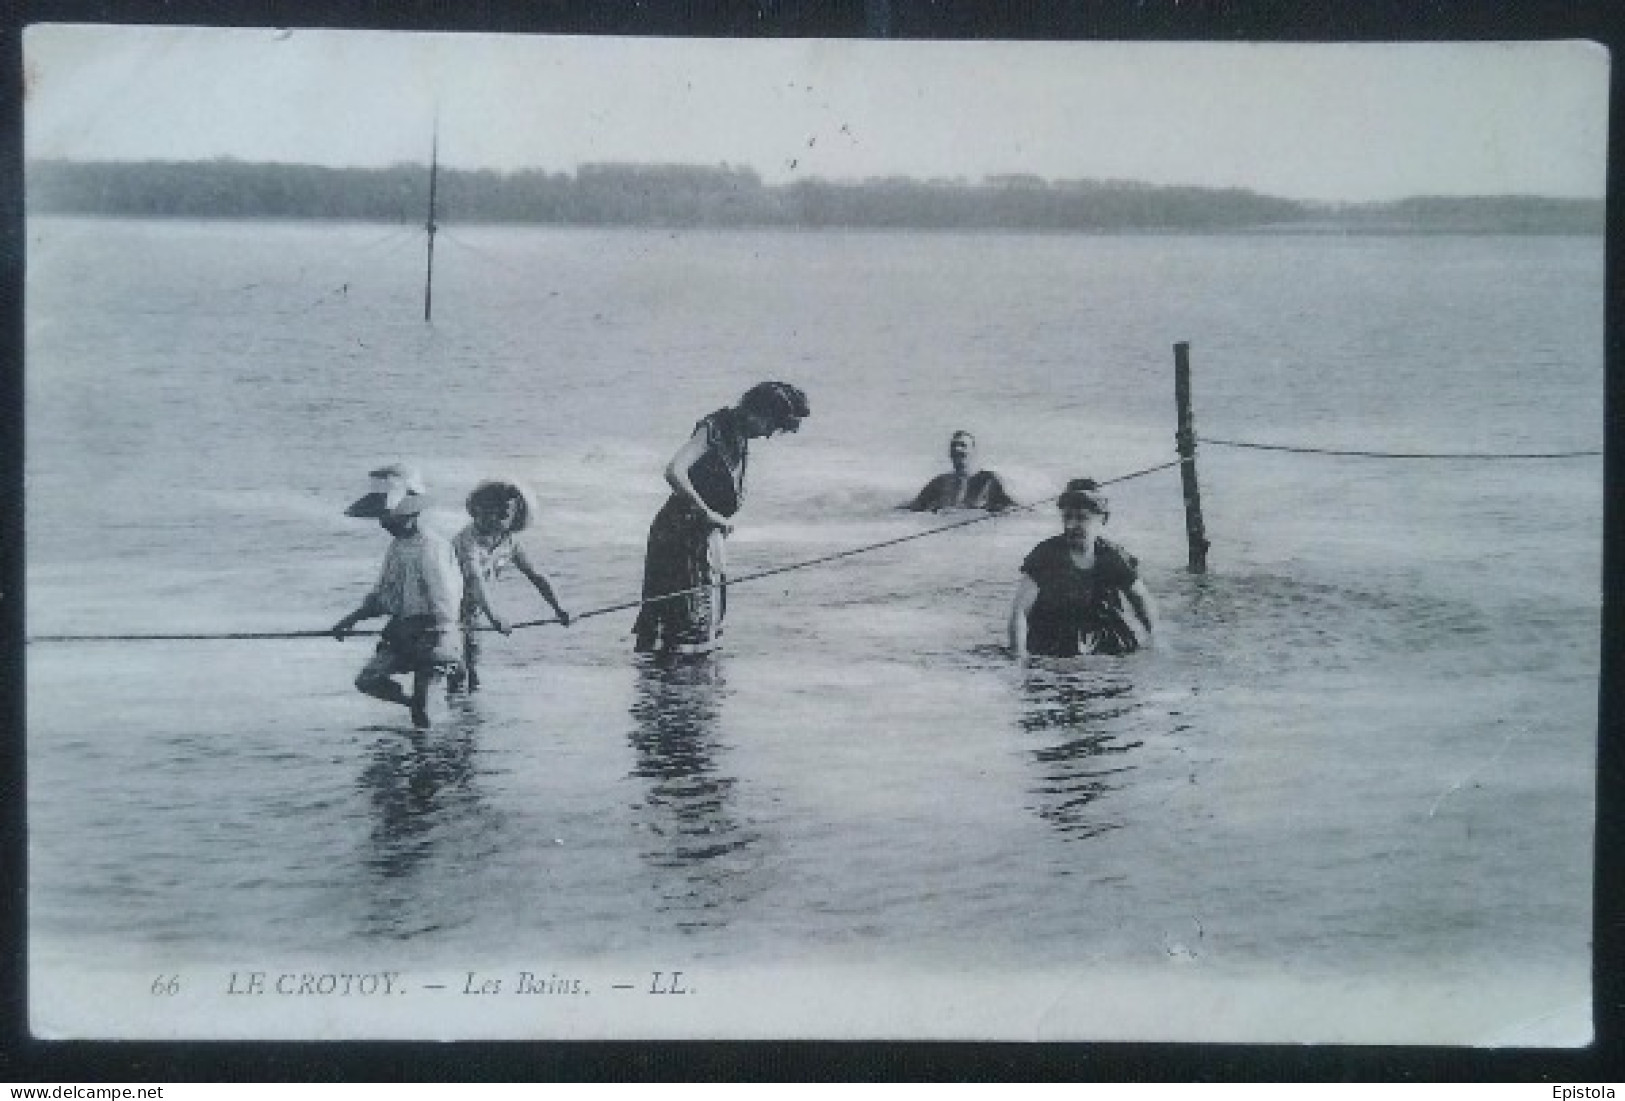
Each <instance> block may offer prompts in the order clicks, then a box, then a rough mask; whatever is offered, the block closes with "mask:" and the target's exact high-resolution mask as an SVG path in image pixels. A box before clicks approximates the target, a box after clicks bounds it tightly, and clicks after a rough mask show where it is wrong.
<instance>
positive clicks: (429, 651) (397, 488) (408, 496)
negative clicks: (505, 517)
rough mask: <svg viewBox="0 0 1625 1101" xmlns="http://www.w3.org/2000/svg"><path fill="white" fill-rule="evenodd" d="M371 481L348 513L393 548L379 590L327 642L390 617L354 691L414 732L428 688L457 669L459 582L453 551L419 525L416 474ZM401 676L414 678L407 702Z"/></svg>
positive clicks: (394, 470) (395, 473) (399, 472)
mask: <svg viewBox="0 0 1625 1101" xmlns="http://www.w3.org/2000/svg"><path fill="white" fill-rule="evenodd" d="M372 477H373V490H372V492H370V493H368V494H367V495H366V496H364V497H362V498H361V499H360V500H358V501H356V502H355V503H354V504H352V505H351V506H350V507H349V508H348V509H347V510H345V511H346V514H347V515H350V516H361V517H373V516H375V517H377V518H378V524H379V526H380V527H382V528H383V529H384V530H385V531H387V532H389V533H390V535H392V536H394V541H393V542H392V543H390V545H389V550H388V552H386V553H385V555H384V565H383V569H382V570H381V571H380V572H379V575H378V583H377V584H376V585H374V586H373V588H372V591H371V592H369V593H368V594H367V595H366V598H365V599H363V600H362V602H361V606H360V607H358V608H357V609H356V610H355V611H353V612H351V613H350V614H349V615H347V616H345V617H344V618H343V619H341V620H339V621H338V622H337V623H335V624H334V625H333V637H334V638H340V639H342V638H343V637H344V636H345V635H346V634H347V633H348V632H349V631H350V629H351V628H353V627H354V626H355V625H356V624H357V623H359V622H360V621H361V620H363V619H371V618H373V617H375V616H381V615H387V616H389V617H390V619H389V622H388V623H387V624H385V626H384V629H383V632H382V637H381V638H380V639H379V640H378V648H377V650H376V651H374V653H373V655H372V657H371V658H370V659H369V660H368V661H367V664H366V665H365V666H364V667H363V668H362V670H361V673H360V675H358V676H357V677H356V679H355V686H356V689H357V690H358V691H360V692H363V693H365V694H366V695H368V696H372V697H373V698H375V699H380V700H384V701H386V702H388V703H398V704H401V705H403V706H405V707H406V708H408V709H409V710H410V711H411V713H412V725H413V726H416V727H420V728H421V727H426V726H428V725H429V713H428V706H427V705H428V698H429V691H430V688H431V687H432V685H433V684H434V682H435V681H437V680H438V679H440V678H442V677H444V676H446V675H448V674H450V673H454V672H455V671H456V670H457V667H458V665H459V657H458V653H457V645H456V638H457V614H458V609H459V606H460V605H461V603H462V599H463V575H462V571H461V569H460V568H459V567H458V564H457V555H456V552H455V551H453V550H452V547H451V544H450V543H449V542H448V541H447V540H446V539H445V538H443V537H442V536H440V535H437V534H435V533H434V532H431V531H426V530H424V529H423V528H422V527H420V525H419V523H418V516H419V515H420V514H421V513H422V512H423V509H424V508H425V506H426V505H427V503H428V498H427V497H426V496H424V495H423V493H422V492H421V490H422V482H421V481H420V480H418V479H417V478H416V475H415V474H414V473H413V472H411V471H410V470H406V469H405V468H400V467H385V468H383V471H374V472H373V474H372ZM381 483H382V484H381ZM399 673H411V674H412V691H411V693H410V695H409V694H407V693H406V692H405V691H403V690H402V688H401V686H400V685H399V684H398V683H396V681H395V679H394V678H395V675H396V674H399Z"/></svg>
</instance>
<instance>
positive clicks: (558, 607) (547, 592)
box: [513, 544, 570, 627]
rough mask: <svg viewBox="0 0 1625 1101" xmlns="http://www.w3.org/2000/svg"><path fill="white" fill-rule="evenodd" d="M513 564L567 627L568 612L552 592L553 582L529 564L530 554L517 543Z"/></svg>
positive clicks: (568, 622)
mask: <svg viewBox="0 0 1625 1101" xmlns="http://www.w3.org/2000/svg"><path fill="white" fill-rule="evenodd" d="M513 564H514V568H515V569H517V570H518V571H519V572H520V573H522V574H524V575H525V577H526V578H528V579H529V581H530V583H531V584H532V585H534V586H536V591H537V592H539V593H541V594H542V599H543V600H545V601H547V603H548V606H549V607H551V608H552V609H553V614H554V615H556V616H558V617H559V622H560V623H562V624H564V626H566V627H568V626H569V625H570V613H569V612H567V611H565V610H564V606H563V605H562V604H560V603H559V598H558V597H557V596H555V595H554V594H553V583H552V582H551V581H549V580H548V579H547V575H546V574H545V573H543V572H542V571H541V570H538V569H537V568H536V567H535V566H533V565H532V564H531V561H530V556H529V555H528V554H526V553H525V550H524V548H523V547H520V546H518V545H517V544H515V546H514V549H513Z"/></svg>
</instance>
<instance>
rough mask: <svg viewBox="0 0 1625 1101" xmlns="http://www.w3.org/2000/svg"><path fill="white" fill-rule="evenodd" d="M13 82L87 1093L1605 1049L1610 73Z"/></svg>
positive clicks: (1312, 58)
mask: <svg viewBox="0 0 1625 1101" xmlns="http://www.w3.org/2000/svg"><path fill="white" fill-rule="evenodd" d="M23 47H24V51H23V53H24V67H25V83H26V89H27V99H26V105H25V116H24V121H25V155H26V163H25V184H26V221H25V230H26V251H27V261H26V263H27V268H26V288H25V289H26V317H25V325H26V348H25V351H26V363H25V368H24V370H25V388H24V389H25V396H26V400H25V409H24V411H25V414H26V443H25V476H26V500H25V505H24V508H25V518H26V531H27V542H26V562H27V594H26V596H27V634H28V642H27V721H28V727H27V740H26V746H27V779H28V787H27V817H28V841H27V845H28V857H29V863H28V884H27V888H28V902H27V906H28V957H27V958H28V1012H29V1019H28V1027H29V1029H30V1030H31V1032H32V1033H33V1035H35V1036H37V1037H42V1038H51V1039H92V1040H100V1039H158V1040H181V1039H185V1040H190V1039H310V1040H354V1039H420V1040H475V1039H503V1040H506V1039H525V1040H577V1039H742V1040H748V1039H764V1038H767V1039H830V1040H845V1039H863V1040H935V1039H944V1040H998V1041H1176V1042H1204V1041H1205V1042H1253V1043H1319V1044H1383V1045H1424V1044H1425V1045H1466V1046H1479V1047H1505V1046H1516V1047H1525V1048H1528V1047H1536V1048H1542V1047H1578V1046H1584V1045H1586V1044H1588V1043H1589V1042H1590V1041H1591V1039H1592V1035H1593V1018H1592V998H1593V992H1592V979H1591V976H1592V963H1593V961H1592V947H1591V944H1592V928H1593V912H1592V897H1593V894H1592V891H1593V884H1592V870H1593V858H1594V841H1593V839H1594V823H1595V815H1596V797H1595V786H1596V775H1597V698H1598V681H1599V664H1600V660H1601V656H1600V653H1601V650H1600V641H1599V640H1600V618H1601V607H1602V595H1601V594H1602V589H1601V576H1602V568H1601V567H1602V550H1603V542H1602V523H1603V500H1604V494H1603V461H1602V446H1603V418H1602V417H1601V416H1600V410H1601V409H1602V402H1603V395H1604V248H1603V236H1602V233H1603V221H1604V220H1603V207H1604V195H1605V163H1606V155H1607V121H1608V120H1607V106H1608V84H1609V57H1608V54H1607V51H1606V50H1605V49H1604V48H1603V47H1601V46H1599V45H1597V44H1595V43H1589V42H1583V41H1547V42H1523V43H1519V42H1500V43H1488V42H1476V43H1468V42H1461V43H1444V42H1434V43H1425V44H1424V43H1411V44H1331V43H1322V44H1307V43H1305V44H1282V43H1273V44H1264V43H1253V44H1247V43H1227V44H1221V43H1178V44H1176V43H1155V42H1075V41H1074V42H1013V41H1008V42H1000V41H977V42H949V41H936V42H926V41H896V40H842V41H837V40H826V39H802V40H789V39H779V40H711V39H681V40H679V39H663V38H615V37H563V36H540V35H536V36H532V35H523V36H521V35H480V34H463V35H449V34H427V33H404V32H362V31H337V30H308V29H300V28H272V27H265V28H237V29H224V28H185V27H140V26H90V25H81V26H69V25H53V24H41V25H35V26H31V27H29V28H27V30H26V33H25V35H24V40H23Z"/></svg>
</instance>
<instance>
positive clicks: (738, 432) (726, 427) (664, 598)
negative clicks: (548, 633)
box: [633, 382, 811, 653]
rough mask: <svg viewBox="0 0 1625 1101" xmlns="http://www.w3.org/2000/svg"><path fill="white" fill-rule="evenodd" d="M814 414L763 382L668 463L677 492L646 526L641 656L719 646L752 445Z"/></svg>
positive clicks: (794, 393) (795, 392)
mask: <svg viewBox="0 0 1625 1101" xmlns="http://www.w3.org/2000/svg"><path fill="white" fill-rule="evenodd" d="M810 413H811V410H810V408H809V407H808V405H807V395H805V394H803V393H802V392H801V391H800V390H799V389H797V388H796V387H794V386H791V385H790V384H789V383H787V382H762V383H758V384H757V385H755V386H752V387H751V388H750V389H749V390H747V391H746V392H745V395H744V396H743V397H742V398H740V399H739V404H738V405H737V406H735V407H733V408H731V409H718V410H717V411H716V412H714V413H712V414H710V415H709V416H706V417H702V418H701V419H700V422H699V423H698V424H696V425H695V426H694V435H693V436H692V437H690V438H689V441H688V442H687V443H685V444H684V445H683V446H682V447H681V448H679V449H678V451H677V454H676V455H674V456H673V457H672V460H671V462H670V463H668V464H667V465H666V482H667V483H668V484H669V485H670V486H671V488H672V495H671V497H670V498H668V499H667V501H666V503H665V504H664V505H663V506H661V509H660V511H659V512H658V513H656V514H655V518H654V522H653V523H652V524H650V525H649V548H648V553H647V554H646V556H645V557H644V561H643V600H644V604H643V606H642V608H640V609H639V611H638V620H637V624H636V626H635V627H634V628H633V632H634V633H635V634H636V636H637V643H636V648H637V649H638V650H639V651H651V650H662V651H667V652H675V653H704V652H705V651H707V650H710V649H712V648H713V647H714V646H715V645H716V639H717V635H718V634H720V632H721V627H722V619H723V616H724V614H726V611H727V599H726V592H725V585H726V582H727V561H726V556H725V553H724V552H725V549H726V548H725V545H724V542H723V540H724V538H725V537H726V536H727V534H728V533H729V532H731V531H732V530H733V522H732V517H733V515H734V514H735V513H736V512H737V511H738V510H739V505H740V503H741V501H742V500H743V498H744V492H745V466H746V461H747V459H748V458H749V454H750V441H751V440H752V439H756V438H766V437H769V436H772V435H774V434H776V433H778V432H794V431H796V430H797V429H798V428H800V427H801V422H802V420H803V418H805V417H807V416H808V415H809V414H810ZM670 594H676V595H670Z"/></svg>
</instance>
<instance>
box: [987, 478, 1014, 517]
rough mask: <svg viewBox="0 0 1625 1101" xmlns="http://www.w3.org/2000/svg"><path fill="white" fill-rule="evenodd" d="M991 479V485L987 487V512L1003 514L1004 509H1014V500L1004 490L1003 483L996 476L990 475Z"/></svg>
mask: <svg viewBox="0 0 1625 1101" xmlns="http://www.w3.org/2000/svg"><path fill="white" fill-rule="evenodd" d="M991 477H992V479H993V484H992V485H990V486H988V487H987V509H988V511H989V512H1003V511H1004V510H1005V509H1010V508H1015V507H1016V499H1015V498H1014V497H1012V496H1010V493H1009V491H1007V490H1006V489H1005V488H1004V481H1003V480H1002V479H1001V478H1000V477H999V476H998V475H997V474H992V475H991Z"/></svg>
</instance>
